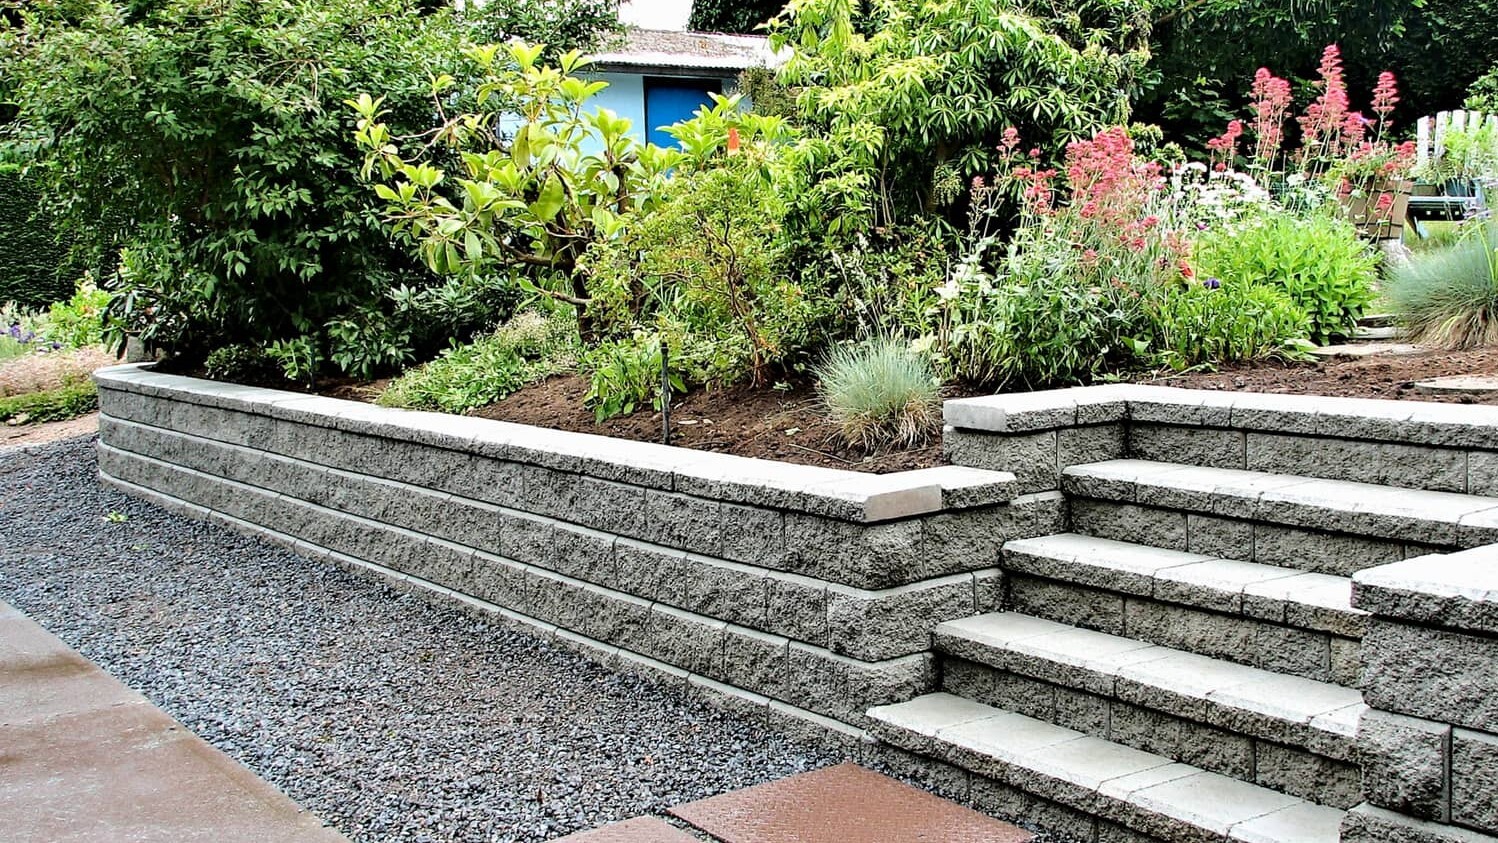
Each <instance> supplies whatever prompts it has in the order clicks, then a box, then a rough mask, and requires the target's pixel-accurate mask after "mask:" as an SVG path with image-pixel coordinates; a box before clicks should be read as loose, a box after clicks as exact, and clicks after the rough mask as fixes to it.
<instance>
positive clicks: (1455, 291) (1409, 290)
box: [1384, 223, 1498, 349]
mask: <svg viewBox="0 0 1498 843" xmlns="http://www.w3.org/2000/svg"><path fill="white" fill-rule="evenodd" d="M1495 247H1498V226H1495V225H1494V224H1492V223H1483V224H1479V225H1476V226H1474V227H1473V231H1472V232H1471V234H1470V235H1469V236H1467V237H1465V238H1463V239H1462V240H1460V241H1458V242H1457V243H1455V244H1454V245H1451V246H1447V247H1445V248H1443V249H1436V250H1433V251H1429V252H1421V253H1417V254H1415V255H1413V256H1411V258H1410V260H1409V262H1408V263H1405V264H1403V265H1401V266H1397V267H1395V268H1394V270H1393V273H1392V275H1391V277H1390V279H1389V281H1388V283H1387V285H1386V287H1385V290H1384V293H1385V295H1386V296H1387V297H1388V299H1389V302H1390V303H1391V304H1392V305H1393V307H1394V312H1395V313H1396V314H1398V316H1399V317H1400V320H1401V321H1402V322H1403V323H1404V325H1405V327H1406V329H1407V330H1408V331H1409V333H1410V335H1411V336H1412V338H1413V339H1414V340H1415V341H1417V342H1421V343H1425V344H1428V345H1434V346H1438V347H1441V348H1452V349H1456V348H1475V347H1477V346H1483V345H1492V344H1494V343H1498V253H1495V252H1494V248H1495Z"/></svg>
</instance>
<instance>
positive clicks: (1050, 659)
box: [936, 612, 1367, 808]
mask: <svg viewBox="0 0 1498 843" xmlns="http://www.w3.org/2000/svg"><path fill="white" fill-rule="evenodd" d="M936 647H937V649H938V650H939V651H940V652H941V653H942V654H943V689H944V690H946V691H949V692H952V693H955V694H959V695H961V696H963V697H966V698H968V699H972V700H975V701H978V702H983V703H987V704H991V705H995V706H998V707H1001V708H1004V709H1006V710H1009V711H1014V712H1017V713H1021V714H1024V715H1027V716H1030V717H1035V718H1038V719H1041V720H1045V721H1047V722H1049V723H1053V724H1056V725H1059V726H1064V727H1066V728H1070V729H1075V730H1077V731H1079V732H1083V733H1086V734H1089V735H1092V736H1094V737H1100V738H1106V739H1108V740H1111V741H1113V742H1115V743H1120V744H1123V745H1126V746H1130V747H1132V748H1134V749H1140V750H1144V751H1147V752H1153V753H1157V754H1159V755H1163V756H1166V757H1168V758H1170V759H1172V760H1174V761H1181V762H1185V763H1190V764H1194V765H1196V766H1199V767H1202V768H1203V769H1207V770H1210V771H1212V772H1215V773H1221V774H1223V775H1227V776H1231V777H1233V778H1237V779H1240V780H1243V781H1248V782H1252V783H1255V784H1259V785H1263V786H1266V787H1271V788H1273V789H1275V790H1279V791H1282V792H1285V793H1289V794H1291V795H1293V796H1297V797H1300V798H1302V799H1309V800H1311V801H1314V802H1317V803H1320V804H1326V805H1331V806H1333V807H1337V808H1350V807H1352V806H1353V805H1355V804H1357V803H1358V802H1359V801H1360V800H1361V797H1362V789H1361V778H1360V776H1359V773H1358V769H1357V767H1356V766H1355V761H1356V759H1355V758H1354V755H1353V746H1354V735H1355V733H1356V731H1357V726H1358V720H1359V719H1360V718H1361V717H1362V713H1363V711H1364V710H1365V709H1366V708H1367V706H1365V705H1364V704H1363V697H1362V694H1361V693H1360V692H1358V691H1357V690H1354V689H1352V688H1348V687H1343V686H1341V685H1335V684H1331V683H1325V682H1316V681H1313V680H1309V679H1303V678H1299V677H1295V676H1287V675H1284V674H1281V673H1276V672H1273V671H1268V670H1262V669H1259V668H1254V667H1249V666H1246V665H1242V664H1237V663H1235V662H1230V661H1223V660H1219V659H1212V658H1208V657H1206V656H1202V655H1198V654H1196V653H1192V652H1187V651H1184V650H1177V649H1171V648H1168V647H1161V646H1158V645H1154V644H1149V643H1146V642H1144V641H1138V640H1135V639H1132V638H1125V637H1122V636H1117V635H1108V634H1105V633H1100V632H1094V631H1092V630H1088V629H1079V628H1077V627H1074V626H1068V625H1066V624H1062V623H1055V622H1053V621H1047V620H1044V619H1040V618H1035V617H1031V616H1029V615H1022V614H1019V613H1015V612H996V613H993V614H987V615H980V616H977V617H972V618H965V619H963V620H958V621H949V622H947V623H944V624H941V625H940V626H938V627H937V629H936Z"/></svg>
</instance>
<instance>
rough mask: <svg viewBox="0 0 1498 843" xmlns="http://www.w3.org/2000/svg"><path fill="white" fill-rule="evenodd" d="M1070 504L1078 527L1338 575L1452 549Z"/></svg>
mask: <svg viewBox="0 0 1498 843" xmlns="http://www.w3.org/2000/svg"><path fill="white" fill-rule="evenodd" d="M1070 510H1071V529H1072V531H1073V532H1077V533H1086V534H1088V535H1092V536H1097V537H1099V538H1107V539H1114V540H1117V541H1128V542H1137V543H1139V544H1147V545H1152V546H1154V547H1161V548H1166V549H1170V550H1186V551H1191V552H1192V553H1206V554H1211V555H1213V556H1219V557H1222V558H1225V559H1241V560H1243V561H1245V562H1258V563H1261V564H1264V565H1279V566H1281V567H1285V568H1295V569H1297V570H1301V571H1309V572H1312V573H1319V574H1332V575H1334V576H1341V577H1346V576H1351V575H1352V574H1355V573H1357V572H1358V571H1361V570H1363V569H1364V568H1372V567H1377V566H1379V565H1386V564H1389V563H1391V562H1399V561H1403V560H1404V559H1408V558H1413V557H1416V556H1425V555H1428V554H1430V553H1440V552H1444V551H1448V550H1452V549H1454V545H1451V544H1447V545H1432V544H1425V543H1416V542H1406V541H1399V540H1394V539H1386V538H1380V537H1373V536H1360V535H1353V534H1349V533H1340V532H1329V531H1322V530H1314V529H1306V528H1301V527H1296V526H1291V525H1284V524H1272V523H1266V522H1262V521H1252V520H1244V519H1237V518H1223V517H1220V516H1214V515H1206V514H1202V513H1193V512H1186V511H1184V510H1177V509H1164V508H1159V507H1154V506H1145V505H1139V504H1133V503H1122V502H1118V501H1111V500H1098V499H1091V498H1085V497H1077V498H1073V499H1072V500H1071V502H1070Z"/></svg>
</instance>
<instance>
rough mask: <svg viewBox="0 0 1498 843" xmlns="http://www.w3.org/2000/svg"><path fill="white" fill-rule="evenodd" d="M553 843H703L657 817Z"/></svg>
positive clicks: (627, 821)
mask: <svg viewBox="0 0 1498 843" xmlns="http://www.w3.org/2000/svg"><path fill="white" fill-rule="evenodd" d="M552 843H701V841H699V840H698V839H697V838H695V837H693V836H692V835H690V834H687V833H686V832H685V831H682V830H681V829H679V828H675V827H673V826H671V825H668V824H667V823H665V822H662V821H661V820H658V819H656V818H655V817H636V818H635V819H632V820H625V821H624V822H622V823H613V824H610V825H606V826H604V827H602V828H595V829H593V830H592V831H579V832H578V833H576V834H569V835H567V836H566V837H559V838H557V839H556V840H553V841H552Z"/></svg>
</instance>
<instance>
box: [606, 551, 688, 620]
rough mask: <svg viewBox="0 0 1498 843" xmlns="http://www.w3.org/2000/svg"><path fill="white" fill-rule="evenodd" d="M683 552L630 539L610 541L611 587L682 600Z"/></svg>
mask: <svg viewBox="0 0 1498 843" xmlns="http://www.w3.org/2000/svg"><path fill="white" fill-rule="evenodd" d="M686 560H687V553H686V551H684V550H671V549H668V548H662V547H657V546H655V545H650V544H645V543H644V542H639V541H635V540H634V539H624V538H621V539H618V540H616V541H615V543H614V587H615V588H617V589H619V590H620V591H623V592H625V593H626V594H633V595H635V596H636V597H643V598H645V599H646V600H659V601H661V602H662V603H667V604H669V605H672V606H680V605H681V604H682V602H683V590H684V588H685V582H686V572H685V567H686V564H687V561H686Z"/></svg>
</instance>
